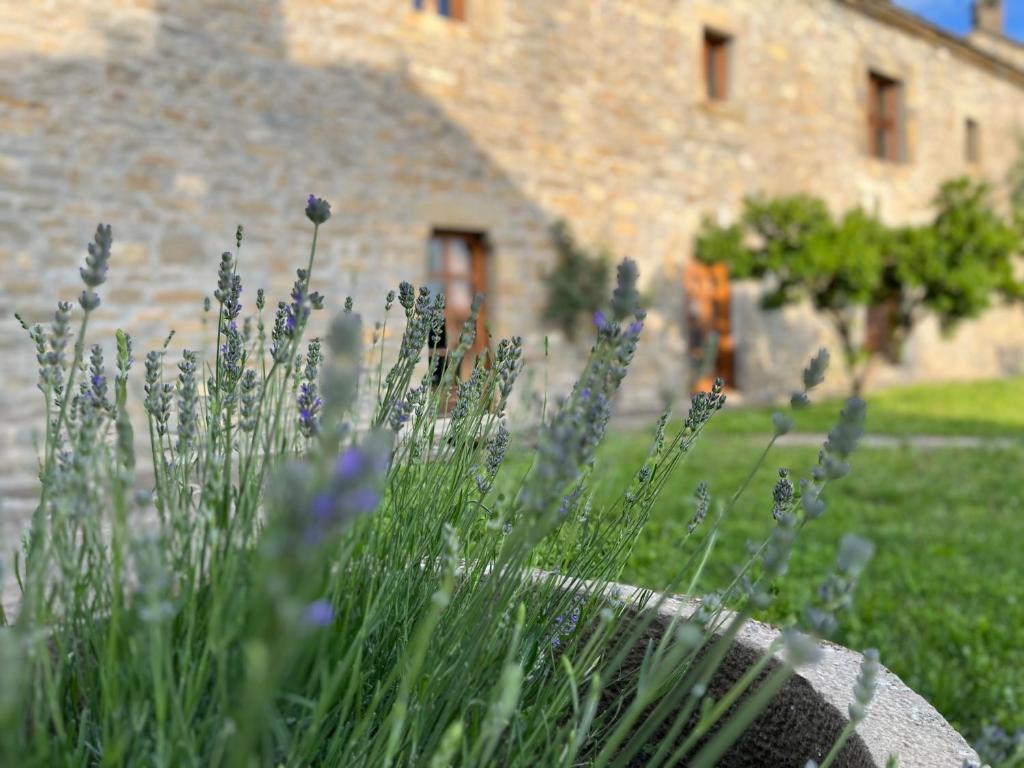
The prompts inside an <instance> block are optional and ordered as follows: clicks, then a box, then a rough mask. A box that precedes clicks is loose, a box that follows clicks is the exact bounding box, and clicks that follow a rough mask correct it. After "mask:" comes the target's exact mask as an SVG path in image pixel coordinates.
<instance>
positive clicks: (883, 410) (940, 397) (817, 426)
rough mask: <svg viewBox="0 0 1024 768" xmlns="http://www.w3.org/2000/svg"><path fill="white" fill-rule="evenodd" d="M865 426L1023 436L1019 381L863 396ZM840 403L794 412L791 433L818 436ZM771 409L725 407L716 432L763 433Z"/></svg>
mask: <svg viewBox="0 0 1024 768" xmlns="http://www.w3.org/2000/svg"><path fill="white" fill-rule="evenodd" d="M866 399H867V401H868V403H869V404H870V408H869V411H868V418H869V423H868V428H869V431H870V432H873V433H875V434H890V435H910V434H922V435H979V436H1001V437H1024V377H1018V378H1012V379H999V380H994V381H979V382H958V383H952V384H943V385H935V384H920V385H916V386H912V387H898V388H894V389H889V390H886V391H883V392H879V393H877V394H876V393H872V394H870V395H868V396H867V397H866ZM839 405H840V400H832V401H825V402H823V403H820V404H815V405H812V406H811V407H810V408H807V409H806V410H804V411H801V412H800V413H798V414H797V429H800V430H802V431H813V432H824V431H825V430H827V429H828V428H829V427H831V426H832V423H833V422H834V420H835V413H836V410H837V409H838V407H839ZM772 410H773V409H771V408H738V407H730V405H729V404H728V403H727V404H726V407H725V410H724V411H723V412H722V413H721V414H719V417H720V420H719V421H718V423H717V425H716V427H717V431H718V432H719V433H725V432H728V433H732V434H749V433H752V432H758V433H760V432H764V431H765V429H766V426H765V425H766V424H767V423H768V422H767V421H766V419H765V417H766V416H768V415H770V414H771V412H772Z"/></svg>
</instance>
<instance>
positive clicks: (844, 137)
mask: <svg viewBox="0 0 1024 768" xmlns="http://www.w3.org/2000/svg"><path fill="white" fill-rule="evenodd" d="M426 5H427V8H426V9H424V10H416V9H414V3H413V2H412V0H372V2H371V0H37V1H36V2H23V0H0V58H2V63H0V64H2V65H0V277H2V282H0V321H2V322H0V359H2V362H3V368H4V372H5V381H4V386H3V388H2V389H0V414H2V419H0V460H2V462H3V467H4V469H3V470H2V471H0V498H5V499H6V501H7V503H8V504H16V499H17V498H18V497H19V496H20V495H22V494H24V495H25V498H26V500H27V499H28V498H29V497H30V493H31V491H30V488H31V482H30V479H31V475H32V468H33V462H34V449H33V440H34V438H35V436H36V435H37V431H38V428H39V425H40V419H41V414H42V404H41V403H40V397H39V392H38V391H37V390H36V389H35V387H34V379H35V365H34V360H33V352H32V348H31V345H30V343H29V342H28V340H27V339H26V338H25V336H24V334H23V332H22V331H21V329H20V328H18V326H17V324H16V323H15V321H14V320H13V313H14V312H15V311H18V312H20V313H22V314H23V315H24V316H25V317H26V318H27V319H28V320H29V321H45V320H47V319H48V318H49V317H50V316H51V314H52V307H53V303H54V302H55V301H56V300H57V299H58V298H65V299H71V298H73V297H74V296H76V295H77V293H78V290H79V285H78V274H77V267H78V265H79V264H80V263H81V260H82V258H83V256H84V245H85V243H86V241H87V240H88V239H89V237H90V236H91V233H92V231H93V229H94V227H95V225H96V222H97V221H104V222H109V223H111V224H112V225H113V228H114V239H115V249H114V258H113V261H112V265H111V271H110V278H109V282H108V283H107V284H106V285H105V286H104V287H103V290H102V296H103V302H104V303H103V307H102V308H101V310H100V311H99V312H98V316H97V322H96V323H95V325H94V327H93V328H92V329H91V330H92V333H93V336H92V338H93V339H95V340H101V341H102V343H103V344H104V345H105V347H106V349H107V350H108V352H109V351H110V350H111V349H112V336H113V330H114V329H115V328H116V327H123V328H125V329H126V330H128V331H129V332H131V333H132V334H134V336H135V339H136V349H137V354H136V357H137V358H138V359H139V360H141V359H142V357H143V355H144V353H145V351H146V350H148V349H151V348H153V347H155V346H156V345H158V344H159V343H160V342H161V341H162V340H163V338H164V336H165V335H166V333H167V330H168V329H169V328H171V327H173V328H174V329H175V330H176V331H177V336H176V338H175V341H174V344H173V346H172V348H173V349H174V350H179V349H180V348H181V347H182V346H197V345H199V344H201V343H203V342H204V341H205V343H206V346H207V347H209V346H210V335H211V329H210V328H209V327H208V326H206V325H204V317H205V316H204V313H203V312H202V309H201V305H202V300H203V297H204V296H207V295H210V293H211V292H212V289H213V284H214V282H215V277H216V265H217V260H218V255H219V254H220V252H221V251H222V250H225V249H228V248H231V247H232V246H233V240H234V231H235V226H236V224H238V223H242V224H244V225H245V231H246V240H245V244H244V246H243V250H242V272H243V273H244V275H245V278H246V294H245V296H246V297H247V298H246V311H249V310H251V309H252V306H253V299H254V294H255V289H256V288H257V287H265V288H266V289H267V292H268V296H269V297H271V298H272V299H273V300H274V301H276V300H277V298H281V297H284V296H285V295H286V293H287V290H288V288H289V286H290V282H291V280H292V279H293V275H294V273H293V270H294V267H295V266H299V265H301V264H302V263H303V262H304V259H305V256H306V249H307V248H308V240H309V236H310V226H309V225H308V222H306V221H305V219H304V217H303V215H302V208H303V201H304V199H305V197H306V196H307V195H308V194H309V193H310V192H315V193H316V194H318V195H322V196H324V197H326V198H328V199H329V200H330V201H331V203H332V204H333V207H334V211H335V216H334V218H333V219H332V220H331V221H330V222H329V224H328V225H327V226H326V227H325V229H324V231H323V237H322V249H321V252H320V253H321V256H320V260H319V262H318V266H317V276H316V282H317V286H316V287H317V288H318V289H319V290H321V291H322V292H324V293H325V294H327V296H328V302H329V303H330V304H332V306H334V307H340V305H341V302H342V299H343V297H344V296H345V295H346V294H353V295H356V296H357V306H358V309H359V310H360V311H361V312H362V313H363V314H364V316H365V317H366V318H367V320H368V325H369V326H372V323H373V322H374V321H375V320H379V319H381V315H382V304H383V300H382V297H383V295H384V293H385V292H386V291H387V290H388V289H389V288H391V287H394V286H395V285H396V284H397V282H398V281H399V280H401V279H409V280H411V281H415V282H423V281H424V280H425V279H426V271H427V258H426V243H427V239H428V237H429V235H430V233H431V232H432V231H433V230H434V229H436V228H442V229H455V230H467V231H472V232H480V233H486V237H487V242H488V244H489V252H488V256H487V263H488V268H487V280H488V284H489V299H488V317H489V323H490V327H491V330H492V332H493V334H494V336H495V337H496V338H497V337H500V336H504V335H509V334H513V333H521V334H523V335H524V336H525V337H526V341H527V359H528V365H529V368H530V369H531V370H532V381H533V382H534V386H536V387H540V386H542V384H543V382H544V381H547V382H548V385H549V387H550V388H551V389H552V390H553V391H555V392H557V391H559V390H564V388H565V386H566V384H567V382H568V380H569V379H570V377H571V376H572V374H573V372H574V371H575V370H576V369H577V368H578V367H579V365H580V363H581V360H582V356H583V354H584V353H585V349H583V348H580V347H578V346H573V345H571V344H569V343H568V342H567V341H565V340H564V339H562V338H561V336H560V335H559V334H558V333H557V332H553V331H551V330H550V329H548V328H546V327H544V326H543V325H542V324H541V323H540V320H539V316H540V309H541V306H542V303H543V300H544V290H543V273H544V271H545V270H546V269H547V268H548V265H549V264H550V261H551V258H552V252H551V247H550V243H549V240H548V235H547V228H548V226H549V224H550V223H551V222H552V221H553V220H554V219H556V218H559V217H564V218H566V219H568V220H569V221H570V222H571V224H572V225H573V228H574V230H575V231H576V233H577V235H578V236H579V238H580V239H581V240H582V241H583V242H586V243H588V244H592V245H594V246H606V247H607V248H608V249H609V250H610V251H611V252H612V253H614V254H617V255H619V256H625V255H630V256H633V257H634V258H636V259H637V260H638V261H639V263H640V265H641V270H642V280H643V285H644V287H645V289H646V291H647V293H648V296H649V298H650V301H651V303H652V311H651V315H650V319H649V322H648V324H647V328H646V330H645V334H646V339H645V343H642V345H641V347H642V349H641V353H640V355H639V358H638V362H637V365H636V370H635V371H634V373H633V374H632V375H631V379H630V381H629V382H627V394H626V397H625V398H624V399H625V402H624V403H623V404H622V405H623V407H625V408H627V409H635V410H654V409H656V408H658V407H660V405H661V402H662V400H663V399H664V398H665V397H671V396H678V395H685V394H686V393H685V384H684V382H685V380H686V377H685V374H686V371H685V367H686V362H685V361H686V349H685V343H684V339H685V334H684V332H683V331H684V329H683V327H682V325H683V316H684V312H683V302H684V286H683V284H682V275H683V267H684V265H685V264H686V262H687V260H688V259H689V258H690V256H691V252H692V248H693V239H694V234H695V232H696V229H697V227H698V225H699V223H700V220H701V218H702V217H703V216H705V215H712V216H715V217H718V218H719V219H720V220H729V219H730V218H732V217H735V216H736V214H737V213H738V211H739V209H740V203H741V200H742V198H743V197H744V195H747V194H751V193H755V192H764V193H768V194H781V193H794V192H798V191H806V192H810V193H813V194H816V195H819V196H821V197H822V198H824V199H825V200H827V202H828V203H829V204H830V205H831V206H833V207H834V208H835V209H836V210H837V211H838V210H843V209H846V208H849V207H851V206H855V205H863V206H866V207H869V208H871V209H873V210H877V211H879V213H880V214H881V215H882V216H883V217H884V218H885V219H886V220H889V221H891V222H894V223H895V222H908V221H915V220H920V219H922V218H924V217H926V216H928V214H929V210H928V205H929V200H930V198H931V196H932V194H933V193H934V191H935V189H936V187H937V186H938V184H939V183H940V182H941V181H943V180H945V179H947V178H950V177H952V176H956V175H961V174H965V173H967V174H971V175H975V176H979V177H984V178H987V179H989V180H990V181H991V182H992V183H993V184H995V185H996V186H997V189H998V192H999V195H1000V196H1001V197H1002V198H1004V199H1005V189H1004V187H1003V180H1004V178H1005V173H1006V169H1007V167H1008V166H1009V164H1010V163H1011V162H1012V161H1013V160H1014V159H1015V158H1016V156H1017V137H1018V134H1019V133H1020V132H1021V130H1024V62H1022V60H1021V59H1022V57H1021V54H1020V51H1021V50H1022V49H1021V48H1020V46H1017V45H1016V44H1014V43H1011V42H1009V41H1006V40H1004V39H1001V38H999V36H998V34H996V33H994V32H993V31H991V30H988V31H979V32H977V33H976V35H975V37H977V36H978V35H981V36H982V37H984V39H985V40H986V41H987V43H983V42H981V39H980V38H979V39H978V42H977V44H975V43H974V42H967V41H964V40H959V39H956V38H953V37H951V36H949V35H946V34H944V33H941V32H939V31H938V30H936V29H934V28H932V27H930V26H928V25H927V24H925V23H924V22H922V21H920V20H919V19H916V18H915V17H913V16H911V15H910V14H907V13H905V12H903V11H900V10H898V9H896V8H895V7H893V6H892V5H891V4H889V3H886V2H883V1H882V0H773V1H772V2H771V3H765V2H763V0H631V1H630V2H619V1H617V0H560V1H559V2H551V1H550V0H516V1H515V2H513V0H466V14H467V18H466V19H465V20H464V21H458V20H452V19H447V18H444V17H442V16H441V15H440V14H438V13H436V12H435V10H434V4H433V3H432V2H427V3H426ZM705 29H713V30H715V31H716V32H718V33H723V34H727V35H730V36H731V39H732V43H731V47H730V64H729V67H730V73H729V79H730V94H729V98H728V99H727V100H726V101H723V102H710V101H708V100H707V99H706V98H705V94H704V81H703V77H702V42H703V36H704V32H705ZM973 39H974V38H973V37H972V40H973ZM869 70H876V71H879V72H883V73H885V74H886V75H888V76H891V77H894V78H897V79H899V80H900V81H901V82H902V83H903V86H904V112H905V134H906V158H905V161H904V162H900V163H886V162H882V161H879V160H875V159H873V158H871V157H870V156H869V152H868V135H867V134H868V131H867V122H866V109H867V107H866V99H867V72H868V71H869ZM968 117H969V118H971V119H973V120H975V121H976V122H977V123H978V125H979V126H980V132H981V142H982V153H981V160H980V162H979V163H975V164H969V163H968V162H967V161H966V160H965V158H964V154H963V151H962V147H963V144H964V136H963V131H964V125H965V120H966V119H967V118H968ZM270 306H271V307H273V304H272V303H271V305H270ZM325 314H326V313H325ZM733 316H734V318H733V326H734V334H735V339H736V343H737V345H738V358H737V365H738V385H739V390H740V392H741V393H743V394H744V395H747V396H749V397H751V398H764V397H770V396H773V395H776V394H778V393H780V392H784V391H786V390H787V389H788V388H789V387H790V386H791V385H792V384H793V383H794V382H795V380H796V378H797V376H798V375H799V368H800V366H801V365H802V364H803V362H804V360H805V358H806V357H807V355H808V354H809V353H810V352H812V351H813V350H814V349H815V348H816V347H817V346H819V345H821V344H830V343H831V342H832V339H831V338H830V336H829V334H828V332H827V330H826V329H825V327H824V326H823V325H822V324H820V323H819V322H817V321H816V320H815V319H814V318H813V316H812V315H811V314H810V313H809V311H808V310H807V309H806V308H800V307H796V308H789V309H786V310H784V311H782V312H779V313H775V314H772V315H765V314H764V313H762V312H760V310H758V309H757V307H756V290H755V289H754V288H753V287H751V286H740V287H739V288H738V289H737V291H736V295H735V299H734V304H733ZM546 334H547V335H550V352H549V354H548V355H547V356H546V357H545V354H544V349H545V345H544V343H543V339H544V336H545V335H546ZM392 335H393V334H392ZM174 360H175V357H174V356H173V355H172V357H171V361H172V364H173V361H174ZM140 367H141V365H140ZM1022 368H1024V314H1022V312H1021V311H1020V310H1017V309H1008V308H999V309H997V310H994V311H993V312H991V313H990V314H989V315H988V316H987V317H986V318H984V319H982V320H979V321H977V322H972V323H968V324H966V325H964V326H963V327H962V328H961V329H960V331H959V332H958V334H957V335H956V336H955V337H954V338H952V339H945V338H942V337H941V336H940V335H939V333H938V331H937V329H936V328H934V327H932V326H928V325H926V326H925V327H923V328H922V329H920V331H919V332H918V333H916V334H915V336H914V337H913V339H912V340H911V342H910V344H909V347H908V350H907V359H906V361H905V362H904V364H903V365H901V366H898V367H893V368H890V369H887V370H885V371H883V372H882V374H881V375H880V376H879V379H878V380H879V381H880V382H882V383H886V382H892V381H903V380H911V379H928V378H932V377H939V376H941V377H977V376H993V375H999V374H1003V373H1007V372H1013V371H1019V370H1021V369H1022ZM137 374H141V371H137ZM140 378H141V375H137V376H136V381H135V383H134V386H136V387H140V386H141V385H140V382H139V379H140ZM832 383H833V386H834V387H837V388H839V387H841V386H842V384H843V382H842V381H841V376H839V375H835V376H833V378H832ZM135 394H136V395H138V394H139V393H138V391H136V392H135ZM136 399H138V398H136ZM26 489H28V490H26ZM5 519H10V518H8V517H7V516H6V513H4V512H3V511H0V523H2V522H3V521H4V520H5ZM0 539H3V540H4V541H5V547H4V548H5V549H8V547H7V546H6V542H7V541H9V539H5V537H4V532H3V531H2V530H0Z"/></svg>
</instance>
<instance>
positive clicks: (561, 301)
mask: <svg viewBox="0 0 1024 768" xmlns="http://www.w3.org/2000/svg"><path fill="white" fill-rule="evenodd" d="M551 241H552V244H553V245H554V246H555V252H556V257H555V266H554V268H553V269H552V270H551V271H550V272H548V273H547V274H546V275H545V276H544V280H545V285H546V286H547V302H546V304H545V307H544V319H545V320H548V321H549V322H552V323H554V324H555V325H557V326H558V327H559V328H561V329H562V330H563V331H564V332H565V335H566V337H567V338H569V339H575V338H576V331H577V329H578V328H579V324H580V318H581V317H582V316H584V315H585V316H588V317H589V316H592V315H593V314H594V312H596V311H597V310H598V309H600V308H601V306H602V305H603V303H604V297H605V296H606V295H607V294H608V285H609V283H608V281H609V279H610V277H611V259H610V258H609V256H608V254H607V253H605V252H604V251H601V252H598V253H596V254H592V253H590V252H589V251H587V250H586V249H585V248H583V247H582V246H581V245H580V244H579V243H577V242H576V238H575V237H573V234H572V230H571V229H570V228H569V225H568V224H567V223H566V222H564V221H556V222H555V223H554V224H552V225H551Z"/></svg>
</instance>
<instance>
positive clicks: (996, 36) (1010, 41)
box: [970, 27, 1024, 50]
mask: <svg viewBox="0 0 1024 768" xmlns="http://www.w3.org/2000/svg"><path fill="white" fill-rule="evenodd" d="M970 35H971V36H974V35H982V36H984V37H991V38H992V39H993V40H998V41H999V42H1000V43H1004V44H1006V45H1010V46H1013V47H1014V48H1020V49H1022V50H1024V42H1022V41H1020V40H1017V39H1016V38H1013V37H1010V36H1009V35H1004V34H1001V33H999V32H991V31H989V30H987V29H983V28H982V27H978V28H976V29H972V30H971V32H970Z"/></svg>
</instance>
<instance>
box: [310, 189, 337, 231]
mask: <svg viewBox="0 0 1024 768" xmlns="http://www.w3.org/2000/svg"><path fill="white" fill-rule="evenodd" d="M306 218H307V219H309V220H310V221H312V222H313V223H314V224H316V225H318V226H319V225H320V224H323V223H324V222H325V221H327V220H328V219H329V218H331V204H330V203H328V202H327V201H326V200H324V199H323V198H322V197H317V196H316V195H310V196H309V199H308V200H307V201H306Z"/></svg>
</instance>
